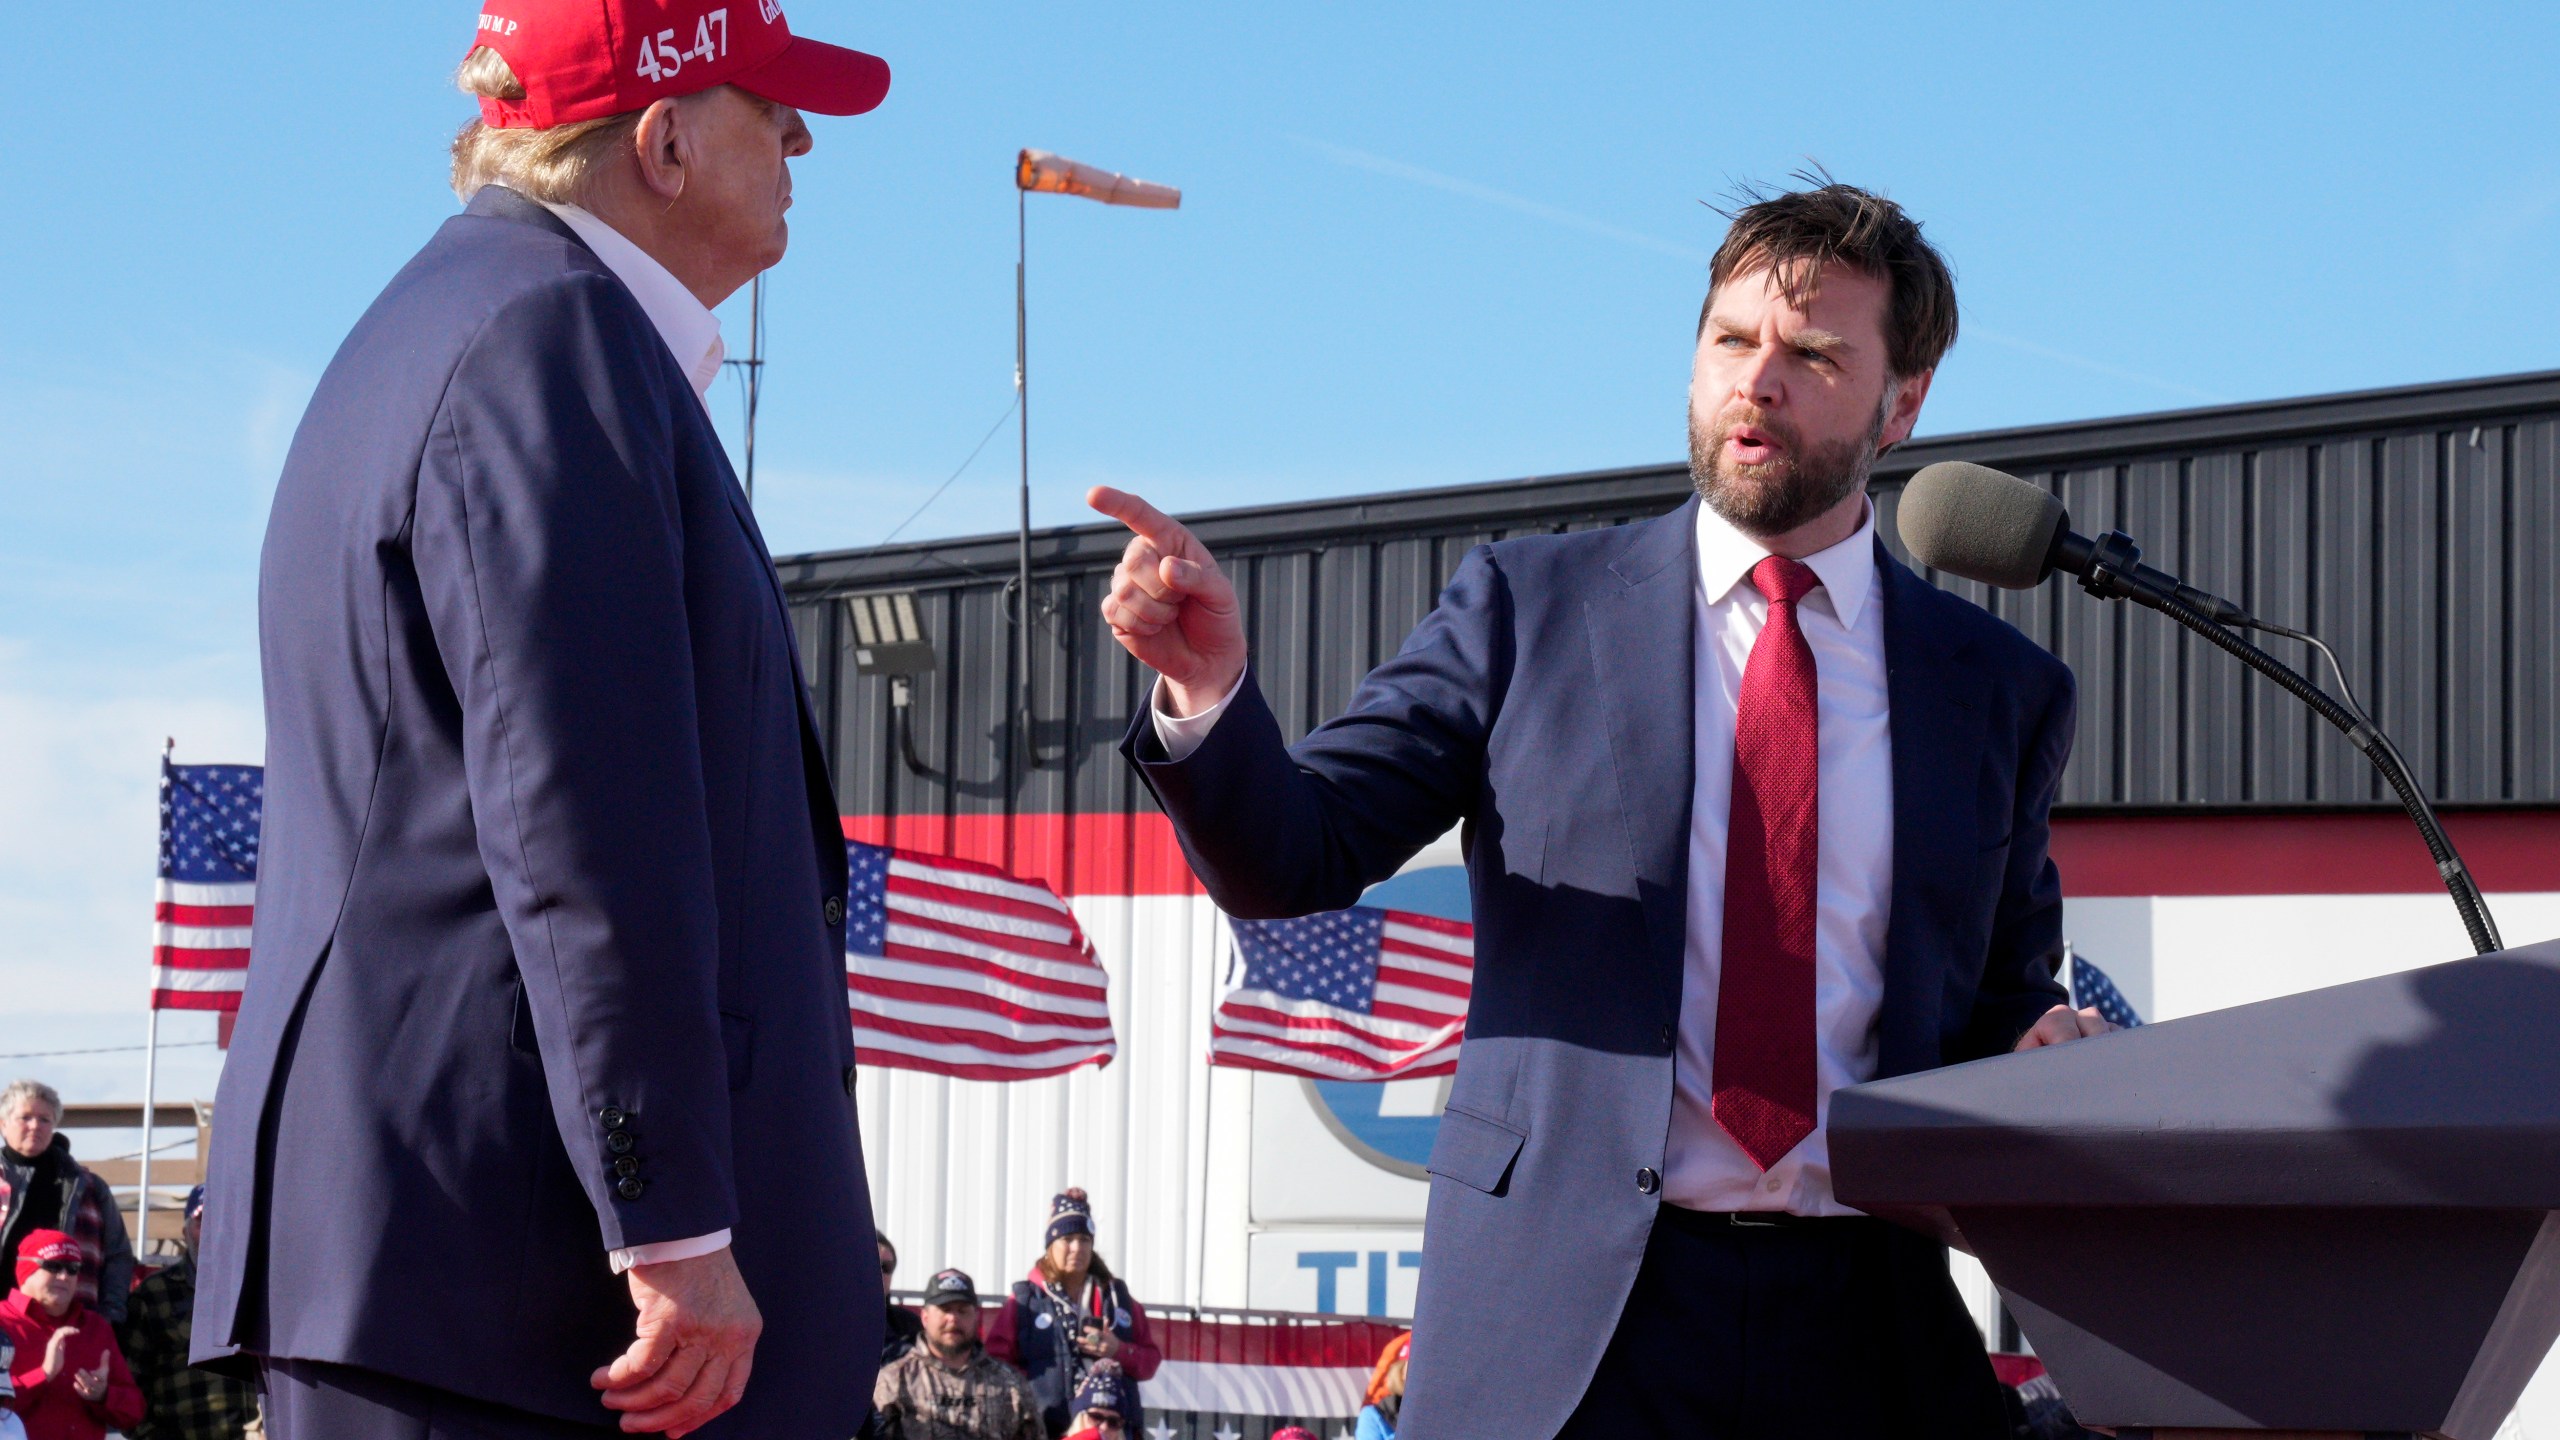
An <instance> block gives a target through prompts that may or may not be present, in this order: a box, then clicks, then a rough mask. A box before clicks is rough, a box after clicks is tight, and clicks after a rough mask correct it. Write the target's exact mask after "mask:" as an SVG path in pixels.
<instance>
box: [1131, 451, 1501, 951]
mask: <svg viewBox="0 0 2560 1440" xmlns="http://www.w3.org/2000/svg"><path fill="white" fill-rule="evenodd" d="M1092 500H1093V504H1094V507H1095V508H1096V509H1098V510H1101V511H1102V512H1103V513H1104V514H1107V515H1112V516H1113V517H1114V518H1117V519H1120V520H1121V521H1122V522H1123V523H1124V524H1127V525H1129V526H1130V527H1131V528H1132V530H1133V531H1134V532H1135V538H1134V539H1133V540H1132V541H1131V542H1130V545H1129V548H1128V550H1127V552H1126V553H1125V554H1123V556H1122V557H1121V562H1120V567H1119V569H1118V571H1117V572H1115V574H1114V576H1113V584H1112V590H1111V593H1110V595H1109V596H1108V597H1107V598H1106V599H1105V600H1104V602H1103V607H1102V609H1103V618H1104V619H1105V620H1106V621H1107V622H1109V624H1110V625H1111V630H1112V634H1113V636H1114V637H1115V638H1117V639H1118V640H1119V641H1120V644H1121V646H1122V647H1123V648H1125V649H1126V650H1128V652H1129V653H1130V654H1131V655H1133V656H1135V657H1136V658H1137V659H1138V660H1139V661H1141V662H1142V663H1144V664H1146V665H1147V666H1148V667H1149V668H1151V669H1154V670H1155V671H1156V672H1157V674H1158V675H1160V676H1162V677H1163V680H1162V684H1161V685H1160V686H1158V687H1156V688H1157V692H1158V693H1156V694H1154V695H1153V696H1151V698H1150V700H1149V702H1148V707H1147V708H1148V710H1149V712H1150V713H1148V714H1145V715H1141V716H1140V717H1138V719H1137V720H1136V722H1135V723H1134V724H1132V726H1131V727H1130V731H1129V736H1128V739H1127V741H1126V742H1125V743H1124V745H1123V750H1124V753H1126V754H1127V755H1128V757H1129V759H1130V760H1131V761H1132V763H1134V764H1135V765H1136V766H1137V769H1138V773H1139V775H1140V776H1141V778H1143V779H1144V781H1145V782H1146V785H1147V787H1148V789H1149V790H1150V791H1151V792H1153V793H1154V795H1155V797H1156V799H1157V801H1158V803H1160V804H1162V805H1163V806H1164V809H1165V812H1166V814H1167V815H1169V816H1171V817H1172V819H1173V822H1174V828H1175V831H1176V833H1177V834H1178V835H1179V836H1180V838H1181V841H1182V846H1183V853H1184V854H1185V856H1187V857H1188V858H1189V859H1190V861H1191V866H1192V869H1193V871H1194V872H1195V873H1197V874H1198V875H1199V877H1200V879H1201V882H1202V883H1203V884H1204V885H1206V886H1207V887H1208V889H1209V893H1210V895H1211V896H1212V897H1213V898H1214V899H1216V900H1217V902H1218V904H1219V905H1220V907H1221V908H1223V909H1225V910H1226V911H1227V913H1229V914H1231V915H1235V916H1238V917H1241V918H1245V919H1264V918H1272V917H1278V916H1289V915H1305V914H1311V913H1314V912H1317V911H1322V910H1337V909H1340V908H1342V907H1344V906H1347V905H1350V904H1353V903H1355V902H1356V901H1357V900H1358V899H1359V897H1360V892H1361V891H1362V890H1363V889H1365V888H1366V887H1368V886H1369V885H1371V884H1374V883H1376V882H1377V881H1379V880H1382V879H1385V878H1386V877H1387V876H1389V875H1392V874H1394V873H1395V871H1396V869H1397V867H1399V866H1401V865H1402V864H1403V863H1404V862H1405V861H1406V860H1408V859H1410V858H1411V857H1412V856H1413V854H1414V852H1416V851H1418V850H1420V849H1421V848H1422V847H1423V846H1424V845H1427V844H1429V843H1430V842H1431V841H1433V840H1435V839H1437V838H1438V837H1440V836H1441V835H1443V834H1446V833H1447V832H1448V830H1449V827H1450V826H1452V825H1454V824H1456V823H1458V821H1459V820H1461V819H1463V818H1465V817H1466V816H1467V815H1468V814H1470V813H1471V812H1472V807H1473V805H1474V803H1475V799H1476V796H1477V793H1478V791H1479V789H1480V787H1481V785H1482V781H1483V775H1484V755H1485V746H1486V743H1487V740H1488V738H1489V737H1490V735H1491V733H1492V728H1493V723H1494V719H1495V716H1496V715H1497V713H1498V712H1499V709H1500V706H1501V699H1502V694H1503V690H1504V688H1505V686H1506V685H1507V683H1508V678H1509V673H1510V665H1511V641H1510V597H1509V593H1508V588H1507V585H1506V582H1505V581H1504V579H1503V575H1502V571H1501V567H1500V566H1499V565H1498V564H1497V563H1496V562H1495V560H1494V556H1493V552H1492V551H1491V550H1490V549H1489V548H1486V547H1478V548H1477V549H1476V550H1474V551H1472V552H1470V553H1469V554H1468V556H1467V558H1466V560H1465V561H1464V562H1463V563H1461V564H1460V565H1459V567H1458V572H1457V574H1456V576H1454V577H1453V578H1452V579H1451V580H1450V582H1449V587H1448V589H1447V590H1445V591H1443V592H1442V594H1441V597H1440V603H1439V605H1438V606H1437V607H1436V608H1434V609H1433V610H1432V612H1431V614H1430V615H1428V616H1426V617H1425V618H1424V619H1423V622H1422V623H1421V624H1420V625H1419V626H1417V627H1415V629H1414V632H1413V634H1412V635H1411V636H1410V637H1409V638H1407V639H1406V641H1405V643H1404V647H1403V649H1402V650H1400V651H1399V652H1398V653H1397V654H1396V656H1395V658H1393V659H1391V660H1389V661H1388V662H1386V663H1385V664H1383V665H1381V666H1379V667H1378V668H1377V669H1376V670H1374V671H1372V672H1371V673H1370V675H1369V676H1368V678H1367V679H1366V680H1364V681H1362V682H1361V685H1360V688H1359V690H1358V692H1357V693H1355V694H1354V695H1353V696H1352V698H1351V703H1350V705H1349V707H1348V708H1347V709H1346V710H1345V711H1344V713H1343V714H1342V715H1341V717H1339V718H1337V719H1335V720H1333V721H1330V722H1328V723H1327V724H1325V725H1324V726H1322V727H1320V728H1319V729H1317V730H1316V731H1315V732H1314V733H1313V734H1311V735H1309V736H1308V737H1307V738H1306V739H1305V740H1303V741H1301V742H1299V744H1298V745H1297V746H1296V747H1295V748H1294V749H1293V748H1291V747H1289V746H1288V745H1286V744H1285V743H1284V741H1283V739H1282V736H1281V733H1280V727H1279V722H1278V721H1277V720H1276V719H1275V718H1274V717H1273V716H1272V714H1271V711H1270V709H1269V707H1268V706H1266V705H1265V704H1264V703H1263V700H1262V695H1261V692H1260V690H1259V689H1258V687H1256V685H1255V684H1254V681H1253V677H1252V674H1251V672H1250V670H1249V669H1248V668H1247V667H1246V665H1245V640H1244V628H1243V623H1242V618H1241V616H1240V614H1239V613H1238V608H1237V605H1236V598H1235V590H1234V587H1233V586H1232V585H1230V584H1229V583H1228V581H1227V579H1226V577H1225V575H1224V574H1222V573H1221V572H1220V571H1219V569H1218V566H1217V562H1216V561H1215V560H1214V559H1213V558H1211V556H1210V555H1209V553H1208V551H1207V549H1206V548H1205V547H1203V546H1202V545H1201V544H1200V542H1199V540H1198V538H1197V537H1195V536H1193V535H1192V534H1191V533H1190V531H1189V530H1187V529H1185V528H1184V527H1182V526H1181V525H1179V524H1177V523H1176V522H1174V521H1172V520H1170V519H1167V518H1166V517H1165V516H1164V515H1163V514H1162V513H1161V512H1159V511H1157V510H1156V509H1155V508H1154V507H1153V506H1151V505H1148V504H1146V502H1144V501H1142V500H1139V499H1138V498H1137V497H1135V496H1131V495H1124V494H1122V493H1121V492H1119V491H1116V490H1096V491H1095V492H1094V493H1093V497H1092ZM1189 716H1200V717H1202V719H1203V720H1204V721H1206V723H1207V725H1208V729H1207V732H1206V734H1205V735H1204V734H1198V733H1191V734H1186V735H1183V736H1182V737H1181V738H1182V740H1183V742H1184V743H1183V744H1182V746H1181V747H1180V748H1175V747H1174V745H1173V744H1172V743H1171V742H1172V740H1173V739H1174V736H1173V735H1172V733H1171V732H1173V731H1175V730H1176V729H1177V728H1180V727H1181V726H1182V723H1183V722H1182V717H1189ZM1212 717H1214V718H1212Z"/></svg>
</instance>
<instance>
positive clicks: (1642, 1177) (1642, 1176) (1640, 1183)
mask: <svg viewBox="0 0 2560 1440" xmlns="http://www.w3.org/2000/svg"><path fill="white" fill-rule="evenodd" d="M1661 1188H1662V1177H1661V1176H1660V1175H1658V1174H1656V1173H1655V1172H1654V1168H1653V1167H1652V1166H1650V1165H1647V1166H1646V1167H1644V1168H1643V1169H1641V1170H1638V1171H1637V1172H1636V1191H1637V1193H1638V1194H1643V1195H1651V1194H1653V1193H1654V1192H1655V1191H1657V1190H1660V1189H1661Z"/></svg>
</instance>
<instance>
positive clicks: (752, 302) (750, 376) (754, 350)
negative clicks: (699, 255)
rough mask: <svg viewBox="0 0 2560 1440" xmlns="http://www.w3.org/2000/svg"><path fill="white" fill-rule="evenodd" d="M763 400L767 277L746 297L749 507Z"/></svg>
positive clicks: (753, 499)
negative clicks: (758, 410) (759, 408)
mask: <svg viewBox="0 0 2560 1440" xmlns="http://www.w3.org/2000/svg"><path fill="white" fill-rule="evenodd" d="M763 398H764V276H762V275H758V276H756V278H755V285H754V288H753V289H752V290H750V291H749V292H748V295H747V473H746V475H745V477H744V478H743V480H742V482H741V483H742V484H743V485H744V487H745V489H746V492H747V508H749V509H754V508H755V503H756V403H757V402H758V401H760V400H762V399H763Z"/></svg>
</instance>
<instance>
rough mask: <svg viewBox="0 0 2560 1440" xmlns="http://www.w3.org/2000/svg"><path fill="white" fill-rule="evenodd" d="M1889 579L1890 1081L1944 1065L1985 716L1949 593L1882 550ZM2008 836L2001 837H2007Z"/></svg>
mask: <svg viewBox="0 0 2560 1440" xmlns="http://www.w3.org/2000/svg"><path fill="white" fill-rule="evenodd" d="M1876 567H1877V570H1878V572H1879V574H1880V576H1881V578H1882V580H1883V582H1884V583H1883V599H1884V646H1885V670H1886V682H1885V685H1886V695H1887V705H1888V707H1889V710H1890V714H1891V720H1890V724H1891V726H1892V730H1893V912H1892V915H1891V917H1890V918H1889V919H1888V921H1887V922H1886V926H1885V975H1884V1004H1883V1009H1882V1011H1881V1018H1880V1019H1879V1021H1878V1024H1879V1027H1880V1033H1879V1034H1878V1037H1877V1041H1878V1056H1877V1070H1878V1075H1879V1078H1881V1077H1882V1076H1888V1075H1903V1074H1908V1073H1910V1072H1912V1071H1915V1070H1927V1069H1932V1068H1935V1067H1936V1065H1937V1064H1938V1060H1939V1053H1940V1046H1939V1043H1938V1025H1939V1016H1940V1013H1941V1011H1942V1010H1943V1009H1944V1000H1945V998H1946V976H1945V972H1946V966H1947V958H1946V954H1945V944H1946V936H1947V934H1948V931H1949V924H1950V922H1951V921H1952V919H1953V917H1954V916H1955V915H1956V914H1958V913H1959V910H1960V907H1961V906H1962V905H1964V904H1965V903H1966V901H1967V897H1968V894H1969V892H1970V890H1971V888H1972V883H1973V862H1974V857H1975V854H1976V852H1977V851H1978V850H1979V848H1980V846H1981V842H1982V838H1983V837H1981V836H1979V835H1977V834H1975V833H1974V832H1975V830H1976V828H1977V822H1976V817H1975V814H1974V800H1975V796H1974V789H1975V785H1976V781H1977V778H1978V772H1977V770H1976V767H1975V766H1974V765H1973V763H1972V760H1973V757H1975V756H1977V755H1979V754H1980V753H1981V749H1982V735H1983V724H1984V715H1983V710H1982V706H1981V704H1980V703H1979V702H1978V701H1977V700H1975V699H1974V698H1973V697H1972V696H1971V695H1970V694H1969V693H1968V687H1967V679H1966V675H1967V672H1966V669H1965V668H1964V667H1962V666H1960V665H1959V664H1957V663H1956V661H1957V658H1958V653H1959V650H1960V648H1961V647H1960V643H1959V642H1952V641H1951V640H1950V639H1949V633H1950V632H1949V631H1948V629H1947V627H1945V626H1942V625H1939V624H1937V623H1936V620H1935V617H1934V615H1933V614H1932V612H1933V611H1934V610H1935V609H1936V607H1938V606H1940V605H1961V604H1963V603H1965V602H1964V601H1962V600H1958V599H1956V598H1954V597H1953V596H1949V595H1945V594H1941V593H1940V592H1939V591H1937V590H1936V589H1935V588H1934V587H1932V586H1931V585H1930V584H1929V583H1928V582H1927V581H1925V580H1922V579H1921V578H1920V577H1919V576H1917V575H1914V574H1912V573H1911V571H1910V570H1909V569H1907V568H1905V567H1904V566H1903V565H1902V563H1901V562H1900V561H1898V560H1895V559H1894V558H1893V557H1892V556H1891V555H1890V554H1888V553H1886V551H1885V548H1884V542H1883V541H1882V540H1881V539H1879V540H1878V541H1877V542H1876ZM1995 838H1996V837H1995Z"/></svg>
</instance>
